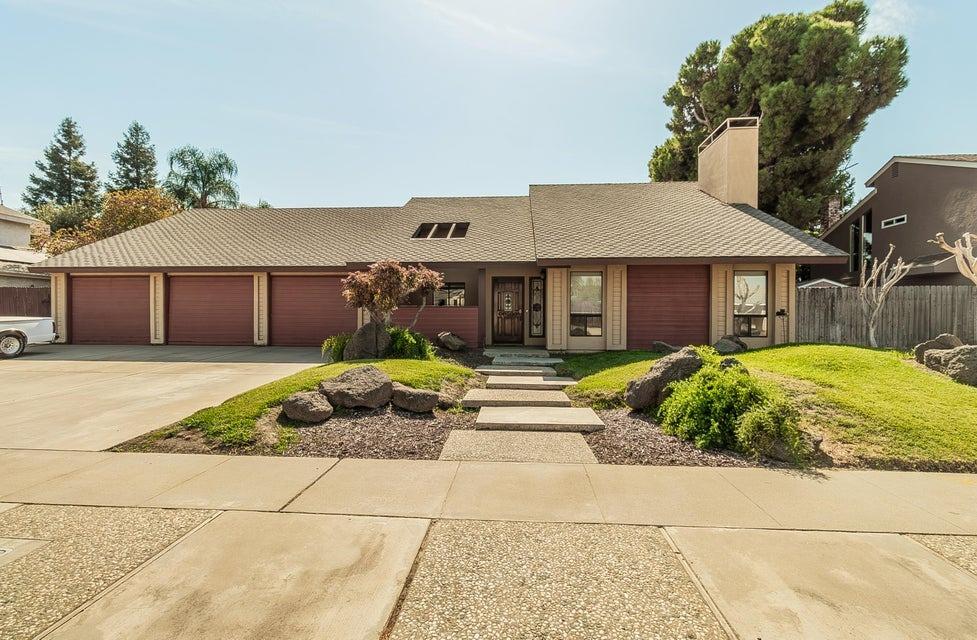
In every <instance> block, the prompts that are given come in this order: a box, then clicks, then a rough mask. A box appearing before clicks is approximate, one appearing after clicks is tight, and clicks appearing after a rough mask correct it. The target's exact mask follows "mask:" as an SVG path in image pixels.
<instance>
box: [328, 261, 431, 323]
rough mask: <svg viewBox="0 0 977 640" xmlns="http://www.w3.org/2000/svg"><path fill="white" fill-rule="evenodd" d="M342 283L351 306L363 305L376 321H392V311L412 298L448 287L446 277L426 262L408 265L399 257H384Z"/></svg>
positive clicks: (347, 301)
mask: <svg viewBox="0 0 977 640" xmlns="http://www.w3.org/2000/svg"><path fill="white" fill-rule="evenodd" d="M342 286H343V297H344V298H346V303H347V304H348V305H349V306H351V307H363V308H364V309H366V310H367V311H368V312H369V313H370V319H371V320H372V321H374V322H379V323H380V324H388V323H389V322H390V314H392V313H393V312H394V310H396V309H397V307H398V306H400V305H401V304H403V303H404V302H405V301H406V300H407V299H408V298H410V297H411V296H415V295H420V296H423V297H425V298H426V297H427V295H428V294H429V293H431V292H432V291H434V290H436V289H440V288H441V287H442V286H444V276H443V275H442V274H440V273H438V272H437V271H433V270H431V269H428V268H427V267H425V266H424V265H418V266H416V267H414V266H409V267H405V266H403V265H402V264H400V263H399V262H397V261H396V260H381V261H379V262H375V263H373V264H371V265H370V266H369V268H368V269H367V270H366V271H354V272H353V273H351V274H349V276H347V277H346V278H345V279H343V283H342Z"/></svg>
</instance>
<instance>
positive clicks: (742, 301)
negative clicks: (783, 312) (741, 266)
mask: <svg viewBox="0 0 977 640" xmlns="http://www.w3.org/2000/svg"><path fill="white" fill-rule="evenodd" d="M733 333H734V334H735V335H737V336H741V337H744V338H766V337H767V272H766V271H735V272H733Z"/></svg>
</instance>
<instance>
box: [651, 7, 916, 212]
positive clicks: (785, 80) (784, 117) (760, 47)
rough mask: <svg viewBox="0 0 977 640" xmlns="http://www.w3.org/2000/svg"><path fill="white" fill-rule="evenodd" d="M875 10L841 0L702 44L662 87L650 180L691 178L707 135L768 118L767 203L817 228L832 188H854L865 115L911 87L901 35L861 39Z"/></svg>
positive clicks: (763, 201) (763, 185)
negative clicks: (663, 127)
mask: <svg viewBox="0 0 977 640" xmlns="http://www.w3.org/2000/svg"><path fill="white" fill-rule="evenodd" d="M867 19H868V9H867V8H866V6H865V3H864V2H862V1H861V0H836V1H835V2H832V3H831V4H829V5H828V6H827V7H825V8H824V9H821V10H820V11H815V12H812V13H783V14H777V15H771V16H764V17H763V18H761V19H760V20H759V21H757V22H755V23H754V24H752V25H750V26H748V27H746V28H745V29H743V30H742V31H740V32H739V33H738V34H736V35H735V36H733V38H732V41H731V42H730V44H729V46H727V47H726V48H725V49H723V48H722V47H721V45H720V43H719V41H716V40H710V41H707V42H703V43H702V44H700V45H699V46H698V47H696V49H695V51H693V52H692V54H691V55H689V57H688V58H686V59H685V62H684V63H683V64H682V66H681V67H680V69H679V72H678V79H677V80H676V82H675V84H673V85H672V86H671V87H670V88H669V89H668V91H667V92H666V93H665V96H664V101H665V104H666V105H668V106H670V107H671V108H672V118H671V120H670V121H669V123H668V129H669V131H670V132H671V134H672V135H671V137H669V139H668V140H666V141H665V142H664V143H662V144H661V145H659V146H658V147H656V148H655V151H654V154H653V155H652V157H651V160H650V161H649V163H648V172H649V175H650V176H651V178H652V180H694V179H696V177H697V169H696V158H697V147H698V145H699V143H700V142H702V140H703V139H704V138H705V137H706V136H707V135H708V134H709V133H710V132H711V131H712V130H713V129H714V128H716V127H717V126H718V125H719V124H721V123H722V122H723V121H724V120H725V119H726V118H731V117H738V116H761V117H762V124H761V127H760V176H759V178H760V184H759V186H760V194H759V196H760V198H759V203H760V208H761V209H763V210H765V211H768V212H771V213H773V214H775V215H776V216H777V217H779V218H781V219H783V220H785V221H787V222H789V223H791V224H793V225H795V226H798V227H800V228H806V229H813V228H816V227H817V225H818V223H819V221H820V219H821V217H822V214H823V211H824V210H825V209H826V207H827V200H828V198H829V196H831V195H835V194H842V195H843V196H846V197H848V196H850V195H851V190H852V179H851V176H850V175H849V174H848V172H847V171H846V164H847V162H848V160H849V158H850V154H851V149H852V146H853V145H854V143H855V141H856V140H857V139H858V136H859V135H860V134H861V133H862V131H863V130H864V129H865V126H866V123H867V121H868V117H869V116H870V115H871V114H872V113H874V112H875V111H876V110H877V109H880V108H882V107H885V106H886V105H888V104H889V103H890V102H892V100H893V99H894V98H895V97H896V95H898V94H899V92H900V91H902V89H904V88H905V87H906V85H907V82H908V81H907V79H906V76H905V73H904V70H905V67H906V63H907V61H908V58H909V53H908V48H907V45H906V40H905V38H903V37H902V36H884V37H883V36H876V37H872V38H864V37H863V36H864V33H865V26H866V21H867Z"/></svg>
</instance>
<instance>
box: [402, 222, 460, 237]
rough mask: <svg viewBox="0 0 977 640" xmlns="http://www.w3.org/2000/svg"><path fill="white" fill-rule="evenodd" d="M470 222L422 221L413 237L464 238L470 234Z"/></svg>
mask: <svg viewBox="0 0 977 640" xmlns="http://www.w3.org/2000/svg"><path fill="white" fill-rule="evenodd" d="M469 224H470V223H468V222H422V223H421V224H420V225H419V226H418V227H417V230H416V231H414V235H413V236H411V237H412V238H420V239H423V240H430V239H432V238H433V239H441V238H464V237H465V236H466V235H467V234H468V226H469Z"/></svg>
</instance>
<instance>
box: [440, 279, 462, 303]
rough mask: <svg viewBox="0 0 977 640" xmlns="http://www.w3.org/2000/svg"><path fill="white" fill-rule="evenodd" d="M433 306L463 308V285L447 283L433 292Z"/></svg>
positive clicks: (460, 283)
mask: <svg viewBox="0 0 977 640" xmlns="http://www.w3.org/2000/svg"><path fill="white" fill-rule="evenodd" d="M434 306H436V307H463V306H465V283H464V282H448V283H445V285H444V286H443V287H441V288H440V289H438V290H437V291H435V292H434Z"/></svg>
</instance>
